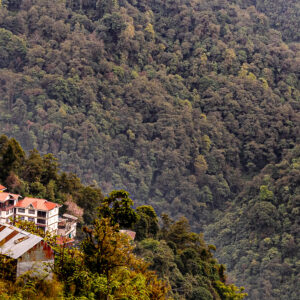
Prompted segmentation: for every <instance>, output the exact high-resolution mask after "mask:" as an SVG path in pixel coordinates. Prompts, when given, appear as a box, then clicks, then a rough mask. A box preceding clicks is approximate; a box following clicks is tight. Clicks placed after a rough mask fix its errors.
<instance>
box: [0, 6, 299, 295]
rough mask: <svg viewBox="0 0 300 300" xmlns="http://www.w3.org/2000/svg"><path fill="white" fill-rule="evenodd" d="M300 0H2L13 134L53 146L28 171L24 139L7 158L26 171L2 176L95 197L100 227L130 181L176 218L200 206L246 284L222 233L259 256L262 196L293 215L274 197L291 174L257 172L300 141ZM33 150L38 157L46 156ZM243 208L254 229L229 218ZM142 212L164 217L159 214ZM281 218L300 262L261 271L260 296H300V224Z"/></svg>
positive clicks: (6, 119) (32, 187) (76, 198)
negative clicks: (299, 249)
mask: <svg viewBox="0 0 300 300" xmlns="http://www.w3.org/2000/svg"><path fill="white" fill-rule="evenodd" d="M298 2H299V1H297V0H272V1H268V0H256V1H253V0H228V1H224V0H192V1H191V0H170V1H160V0H149V1H144V0H139V1H135V0H119V1H115V0H108V1H101V0H85V1H79V0H68V1H64V0H63V1H61V0H51V1H50V0H23V1H21V0H2V7H1V9H0V82H1V84H0V111H1V117H0V131H1V133H3V134H6V135H7V136H9V137H14V138H16V139H18V140H19V141H20V143H21V145H22V147H23V148H24V149H25V151H27V152H28V151H29V150H31V149H33V148H36V149H38V150H39V151H41V153H42V154H43V155H41V156H40V158H39V162H38V163H37V164H36V170H35V171H34V172H33V173H28V172H26V170H25V169H24V170H22V171H21V170H19V167H18V163H19V161H22V159H23V158H22V157H23V156H24V153H22V152H18V153H15V155H16V156H17V158H18V159H17V158H16V159H14V158H12V157H11V156H10V154H9V153H10V151H12V148H14V145H11V146H10V147H11V148H10V149H8V150H7V151H8V152H7V154H6V156H5V159H4V161H3V163H4V164H7V163H8V162H9V160H13V161H15V162H16V163H15V165H13V166H11V169H5V170H6V171H5V172H12V173H11V177H10V180H8V179H7V175H8V176H9V173H6V174H4V175H3V176H4V177H5V178H4V177H3V178H1V179H0V180H2V183H3V184H7V185H9V184H11V185H10V186H13V183H14V182H15V183H16V182H18V183H19V185H17V186H18V187H19V189H23V190H22V193H24V194H25V193H28V194H38V195H41V196H43V197H46V198H48V199H49V200H55V201H59V202H60V203H66V202H67V201H70V203H75V204H76V205H79V206H80V207H81V208H83V209H84V215H83V220H84V222H85V223H87V224H90V223H91V222H92V220H93V219H94V218H95V216H96V209H95V208H96V207H98V206H99V204H100V202H101V200H102V199H103V196H102V193H101V190H102V191H103V193H104V194H108V193H109V191H111V190H113V189H125V190H127V191H129V192H130V194H131V195H132V197H133V199H134V200H135V203H136V204H137V205H138V206H141V205H151V206H153V208H154V209H155V211H157V212H158V214H159V215H161V214H162V212H164V211H167V212H168V213H169V215H170V217H171V218H173V219H175V220H179V219H180V217H182V216H186V217H188V218H189V222H190V224H191V228H192V229H193V230H194V231H196V232H201V231H204V230H207V234H208V237H209V239H211V240H212V241H215V243H216V244H217V246H218V249H222V251H221V250H220V251H219V250H218V251H217V254H218V257H220V258H221V261H223V260H224V261H226V262H230V263H229V265H228V268H229V271H230V272H229V274H230V276H231V277H232V278H233V279H235V278H236V279H237V280H240V281H239V282H245V280H244V276H246V275H245V274H246V272H244V270H242V269H241V264H240V257H236V258H235V257H233V256H232V249H231V248H230V247H222V245H223V243H225V240H224V239H225V238H228V242H230V243H231V244H232V241H233V240H234V244H232V245H234V246H233V247H235V248H234V249H236V251H239V253H240V254H239V255H243V256H245V255H246V254H245V253H246V251H248V248H247V247H248V245H246V237H247V239H248V241H251V242H253V245H256V244H257V243H258V244H260V243H261V242H262V240H260V239H263V240H264V239H265V238H267V237H268V234H269V233H268V234H267V235H266V236H265V235H261V234H260V233H259V230H261V229H259V228H258V226H259V224H255V222H254V221H253V220H254V216H258V215H259V212H260V210H261V209H262V210H263V211H264V210H266V211H267V213H266V214H262V215H260V216H259V218H260V219H264V218H267V216H268V215H270V216H271V217H270V218H271V219H272V222H273V223H274V222H275V223H278V222H282V214H279V213H278V214H276V210H278V209H279V204H274V203H273V202H271V200H270V197H271V194H272V193H273V196H272V197H273V198H272V199H281V197H282V196H283V194H282V192H281V191H280V190H279V189H277V188H275V186H276V182H277V181H278V180H279V181H280V180H281V179H282V178H284V177H285V176H284V175H283V174H284V173H281V172H278V175H276V176H278V177H276V176H275V177H274V178H273V177H272V175H271V173H270V178H271V179H272V178H273V179H272V180H273V181H272V180H271V182H270V183H265V182H260V181H258V179H257V178H260V176H262V175H261V174H263V172H265V171H264V170H265V168H266V167H267V166H269V167H270V166H277V165H278V164H279V165H280V164H281V163H282V162H284V161H285V160H286V157H288V156H289V155H290V154H289V153H291V151H292V152H293V151H296V150H295V149H296V148H295V147H296V146H297V144H299V95H300V94H299V78H300V77H299V62H300V58H299V53H300V51H299V49H300V48H299V30H298V28H299V20H300V17H299V4H298ZM48 152H51V153H53V154H54V155H55V156H56V157H57V158H58V161H59V162H60V165H61V168H62V170H64V171H65V172H72V173H74V174H76V175H77V176H78V177H79V178H81V180H82V182H83V183H85V184H87V185H88V186H84V185H82V184H81V183H80V181H79V180H78V178H77V177H75V176H73V175H70V174H69V173H65V174H64V175H63V173H62V174H60V175H58V177H57V178H52V177H51V176H52V175H51V174H48V172H47V171H43V170H41V169H40V168H39V166H40V165H43V166H46V165H47V163H48V164H50V165H51V166H52V167H54V161H53V157H52V156H51V155H50V157H48V158H47V157H45V155H47V154H46V153H48ZM30 155H31V156H32V159H31V163H32V164H35V163H36V160H37V159H38V157H39V155H38V154H37V153H36V152H35V151H33V152H32V153H31V154H30ZM25 161H26V163H27V164H30V160H28V158H26V159H25ZM292 164H293V163H292V162H290V166H291V165H292ZM275 168H277V167H275ZM291 168H292V167H288V166H287V167H286V170H285V172H289V170H290V169H291ZM44 169H47V170H48V167H44ZM14 170H19V171H18V172H19V173H18V174H16V172H15V171H14ZM35 172H36V173H35ZM293 172H294V171H293ZM15 176H17V178H16V177H15ZM26 176H27V177H26ZM292 177H293V176H292V175H291V176H290V177H289V178H292ZM16 179H18V180H19V181H17V180H16ZM283 180H284V179H283ZM6 181H7V183H6ZM40 181H41V183H42V184H39V182H40ZM273 184H275V186H274V185H273ZM292 184H293V183H291V184H290V183H287V184H286V186H287V188H288V190H289V192H288V193H290V197H292V198H293V199H294V198H296V199H297V197H298V195H299V190H297V189H296V188H293V187H292V186H291V185H292ZM17 186H16V187H17ZM249 186H252V187H253V188H251V189H250V190H247V188H248V187H249ZM99 187H101V190H100V188H99ZM260 189H261V191H260ZM16 190H17V189H16ZM247 191H248V192H247ZM257 191H260V192H259V193H261V197H262V198H259V197H260V196H258V192H257ZM247 193H248V195H247V196H245V195H246V194H247ZM83 195H86V197H83ZM68 197H69V198H68ZM241 199H245V201H240V200H241ZM257 199H265V200H259V201H261V202H262V203H260V202H259V203H258V202H257ZM276 201H277V200H276ZM278 201H279V200H278ZM280 201H283V202H282V203H285V204H287V203H288V201H289V200H280ZM293 201H295V200H293ZM293 203H294V202H293ZM252 204H253V205H254V206H252ZM243 205H244V206H243ZM69 207H72V205H71V206H69ZM289 207H290V206H289ZM292 207H293V209H294V208H295V210H294V211H293V215H295V219H297V218H299V211H298V210H297V209H296V208H297V205H296V204H292ZM247 209H248V211H247ZM285 209H287V210H288V211H289V208H287V207H286V208H285ZM238 211H239V212H238ZM246 211H247V213H250V212H252V213H253V214H252V215H251V217H250V216H248V215H247V214H246V215H245V214H243V212H246ZM290 212H292V211H290ZM149 213H150V212H149ZM237 213H238V214H239V213H241V215H238V216H239V217H238V219H240V218H241V216H244V217H246V219H245V220H244V221H245V222H246V220H247V222H248V221H250V220H251V219H252V221H251V222H252V223H253V224H252V225H251V226H250V225H249V226H246V227H239V230H240V231H239V232H240V233H239V234H242V233H243V234H244V236H243V237H241V238H239V237H238V236H235V235H232V232H233V231H232V230H231V229H230V228H232V226H233V225H231V224H229V223H228V219H230V218H231V216H235V217H237V215H236V214H237ZM273 213H274V214H273ZM273 217H274V219H273ZM224 218H225V219H224ZM287 218H290V217H284V219H287ZM226 219H227V221H225V220H226ZM267 219H268V218H267ZM221 220H224V224H228V226H229V225H230V227H228V228H227V227H226V228H225V227H223V225H224V224H223V225H222V226H221V225H220V222H221ZM230 220H231V222H233V223H234V224H236V222H235V219H230ZM139 222H140V227H143V224H146V225H147V226H149V227H151V228H152V226H155V225H154V224H155V223H151V222H152V221H151V219H150V218H149V215H148V213H146V212H143V218H142V219H141V221H139ZM264 222H265V221H261V226H262V227H263V226H265V225H262V224H264ZM269 222H270V220H268V222H267V224H269ZM272 222H271V223H272ZM290 222H293V221H292V220H291V221H290ZM207 225H210V226H209V227H206V226H207ZM242 225H244V223H243V224H241V226H242ZM214 226H216V227H215V228H214ZM219 226H221V227H222V232H220V231H218V230H217V228H220V227H219ZM268 226H269V225H268ZM277 226H278V225H277ZM276 228H277V227H276ZM152 229H153V231H154V232H155V230H156V229H155V228H154V227H153V228H152ZM223 229H224V232H223ZM278 231H279V233H278V234H279V236H280V239H279V241H278V242H275V244H276V245H277V246H276V249H277V251H278V253H279V256H280V258H281V261H279V262H278V265H280V266H283V265H285V260H286V259H290V260H291V263H292V266H291V268H292V271H291V272H290V271H289V272H287V273H285V271H284V272H283V271H282V270H281V268H276V270H275V271H274V270H273V272H258V273H253V275H252V276H248V277H247V280H246V281H247V284H246V289H247V291H249V293H250V291H253V293H250V295H251V299H272V297H273V298H274V299H276V297H277V298H278V297H279V296H278V295H280V299H288V298H289V299H297V296H295V295H294V294H293V290H297V288H296V285H297V283H296V279H294V278H295V274H297V272H299V270H298V269H297V268H298V267H296V266H297V264H295V261H297V260H299V259H298V258H297V254H296V253H294V252H293V251H292V252H288V254H284V253H285V252H284V249H283V248H284V247H281V246H280V247H279V243H281V241H283V240H282V239H283V237H284V236H286V235H291V236H292V238H293V240H294V241H295V243H296V244H297V245H299V235H298V233H297V231H296V230H292V229H291V228H290V227H289V225H287V226H284V227H281V229H280V230H278ZM226 232H227V233H226ZM152 234H154V233H152ZM226 234H227V235H226ZM141 235H142V236H143V235H145V232H144V233H141ZM252 238H253V240H252ZM226 245H227V242H226ZM272 245H273V244H272ZM253 247H256V246H253ZM251 251H253V252H254V253H255V251H258V252H259V253H258V255H259V257H261V259H259V260H258V261H257V264H259V266H260V267H262V266H263V265H262V259H263V258H265V257H266V255H267V254H266V253H265V252H264V250H263V248H260V247H258V246H257V247H256V248H252V249H251ZM242 253H244V254H242ZM255 254H257V253H255ZM285 255H288V256H287V257H286V256H285ZM245 261H246V260H245ZM251 261H252V260H251ZM241 262H243V260H241ZM247 263H248V260H247V261H246V262H245V264H246V267H245V268H246V269H248V265H247ZM288 263H290V262H288ZM242 264H244V262H243V263H242ZM231 271H232V272H231ZM282 272H283V273H282ZM261 282H266V283H265V284H264V285H263V286H261V287H260V288H258V287H259V286H260V283H261ZM269 283H270V284H269ZM271 286H272V288H271ZM287 287H288V288H287ZM220 289H222V288H221V287H220ZM271 289H272V291H273V292H270V290H271ZM254 291H255V292H254Z"/></svg>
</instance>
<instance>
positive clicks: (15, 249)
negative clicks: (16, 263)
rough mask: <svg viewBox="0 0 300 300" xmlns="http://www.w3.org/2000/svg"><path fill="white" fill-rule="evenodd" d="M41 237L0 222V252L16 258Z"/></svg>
mask: <svg viewBox="0 0 300 300" xmlns="http://www.w3.org/2000/svg"><path fill="white" fill-rule="evenodd" d="M42 239H43V238H41V237H40V236H37V235H34V234H31V233H28V232H26V231H23V230H21V229H19V228H17V227H14V226H10V225H7V224H0V254H4V255H7V256H9V257H11V258H14V259H17V258H19V257H20V256H22V255H23V254H24V253H25V252H27V251H28V250H30V249H31V248H33V247H34V246H35V245H36V244H38V243H39V242H40V241H41V240H42Z"/></svg>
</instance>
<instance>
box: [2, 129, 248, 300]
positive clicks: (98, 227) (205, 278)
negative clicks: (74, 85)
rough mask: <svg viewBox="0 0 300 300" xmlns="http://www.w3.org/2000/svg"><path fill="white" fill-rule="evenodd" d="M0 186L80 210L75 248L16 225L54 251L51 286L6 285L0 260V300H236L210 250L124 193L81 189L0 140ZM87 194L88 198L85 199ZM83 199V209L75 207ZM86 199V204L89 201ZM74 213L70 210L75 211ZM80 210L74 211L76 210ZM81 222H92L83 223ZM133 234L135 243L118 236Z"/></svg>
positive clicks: (8, 263)
mask: <svg viewBox="0 0 300 300" xmlns="http://www.w3.org/2000/svg"><path fill="white" fill-rule="evenodd" d="M0 166H1V168H0V170H6V172H2V174H1V178H0V182H6V184H9V189H10V191H13V192H19V193H21V195H22V196H38V197H42V196H46V197H48V198H49V197H50V198H51V200H52V201H55V202H58V203H61V204H63V206H64V207H65V209H71V208H72V207H73V208H74V206H75V207H78V208H81V209H83V210H84V212H85V213H84V214H83V217H84V219H85V220H83V219H81V223H85V224H86V226H84V227H83V228H82V231H83V232H82V234H80V236H81V241H80V243H79V246H78V247H73V248H69V247H64V246H60V245H57V243H56V237H55V236H54V237H53V236H51V235H50V234H49V233H47V232H46V233H45V232H43V231H39V229H37V228H36V226H35V224H34V223H33V222H29V221H21V220H16V222H15V226H18V227H20V228H22V229H24V230H26V231H28V232H31V233H34V234H39V235H41V236H42V237H43V238H44V239H45V240H46V241H47V242H48V244H49V245H50V246H51V247H52V248H53V250H54V251H55V264H54V266H53V267H52V271H53V274H54V277H53V278H52V279H51V280H45V278H39V277H36V275H34V273H31V272H30V271H29V272H28V273H25V274H23V275H21V276H20V277H19V278H17V281H16V283H14V282H13V280H14V279H15V278H14V275H13V271H14V266H15V267H16V265H14V264H13V261H12V260H10V259H9V258H8V257H6V256H3V255H0V299H3V300H14V299H21V300H22V299H24V300H25V299H36V300H37V299H41V300H42V299H81V300H83V299H90V300H94V299H95V300H96V299H97V300H107V299H132V300H134V299H136V300H153V299H155V300H165V299H178V300H179V299H187V300H197V299H199V300H201V299H207V300H210V299H211V300H213V299H216V300H239V299H243V298H244V297H245V296H246V293H244V292H243V288H238V287H236V286H235V285H234V284H232V283H229V282H228V281H229V280H228V279H227V276H226V273H225V266H224V265H222V264H219V263H218V261H217V260H216V259H215V258H214V257H213V252H214V251H215V250H216V248H215V246H213V245H207V244H205V242H204V240H203V236H202V235H201V234H197V233H194V232H192V231H191V230H190V226H189V224H188V220H187V219H186V218H184V217H182V218H180V219H179V220H177V221H174V220H172V219H171V218H170V217H169V216H168V215H167V214H164V215H162V222H161V225H160V224H159V218H158V216H157V214H156V212H155V211H154V209H153V208H152V207H151V206H149V205H143V206H139V207H137V208H136V209H134V208H133V204H134V203H133V201H132V200H131V199H130V198H129V193H128V192H126V191H124V190H119V191H113V192H111V193H110V194H109V196H107V197H104V196H102V194H101V190H100V189H98V188H95V187H93V186H84V185H82V184H81V183H80V180H79V178H78V177H76V175H74V174H69V173H64V172H60V170H59V168H58V167H57V162H56V159H55V158H54V157H53V155H52V154H46V155H43V156H41V155H40V154H39V153H38V152H37V151H36V150H35V151H32V152H31V153H30V154H29V155H26V154H25V153H24V151H23V149H22V148H21V146H20V145H19V144H18V142H17V141H16V140H15V139H13V138H11V139H8V138H7V137H6V136H3V135H2V136H0ZM92 195H93V196H92ZM85 197H88V198H87V200H88V201H89V203H90V202H91V201H93V203H94V205H93V206H92V205H91V203H90V205H91V206H89V207H87V206H86V203H85V202H84V201H82V198H85ZM89 197H90V198H89ZM76 211H78V209H77V210H73V213H76ZM79 211H80V210H79ZM86 216H89V217H91V216H93V217H94V218H93V219H88V220H86ZM120 229H133V230H134V231H135V233H136V241H135V242H133V241H132V240H131V238H129V237H128V236H127V234H124V233H122V232H120Z"/></svg>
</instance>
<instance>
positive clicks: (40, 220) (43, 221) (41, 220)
mask: <svg viewBox="0 0 300 300" xmlns="http://www.w3.org/2000/svg"><path fill="white" fill-rule="evenodd" d="M37 222H38V223H39V224H46V220H43V219H37Z"/></svg>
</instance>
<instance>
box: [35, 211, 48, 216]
mask: <svg viewBox="0 0 300 300" xmlns="http://www.w3.org/2000/svg"><path fill="white" fill-rule="evenodd" d="M37 215H38V217H40V218H46V212H45V211H38V213H37Z"/></svg>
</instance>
